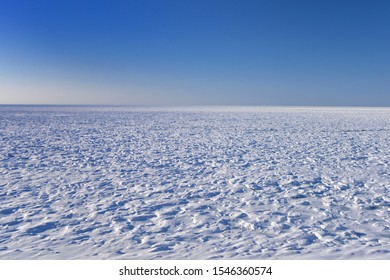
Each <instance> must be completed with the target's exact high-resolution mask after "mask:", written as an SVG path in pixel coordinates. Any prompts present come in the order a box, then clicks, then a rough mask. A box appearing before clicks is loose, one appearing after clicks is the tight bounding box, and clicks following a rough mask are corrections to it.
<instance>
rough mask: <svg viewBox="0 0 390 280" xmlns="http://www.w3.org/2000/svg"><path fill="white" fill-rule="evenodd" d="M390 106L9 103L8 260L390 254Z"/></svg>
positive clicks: (4, 212) (0, 235)
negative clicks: (13, 104) (197, 106)
mask: <svg viewBox="0 0 390 280" xmlns="http://www.w3.org/2000/svg"><path fill="white" fill-rule="evenodd" d="M389 136H390V109H386V108H378V109H370V108H354V109H353V108H288V107H286V108H276V107H275V108H273V107H247V108H239V107H230V108H229V107H228V108H222V107H215V108H213V107H210V108H207V107H202V108H195V107H194V108H141V107H102V106H101V107H87V106H79V107H77V106H73V107H70V106H69V107H66V106H57V107H54V106H0V140H1V141H0V259H158V258H162V259H390V216H389V214H390V193H389V188H390V168H389V160H390V138H389Z"/></svg>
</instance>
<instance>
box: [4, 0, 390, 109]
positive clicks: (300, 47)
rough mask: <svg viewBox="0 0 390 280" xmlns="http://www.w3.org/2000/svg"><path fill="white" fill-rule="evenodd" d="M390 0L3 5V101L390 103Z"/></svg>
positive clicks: (7, 0) (7, 1) (42, 0)
mask: <svg viewBox="0 0 390 280" xmlns="http://www.w3.org/2000/svg"><path fill="white" fill-rule="evenodd" d="M389 30H390V2H389V1H375V0H372V1H359V0H358V1H350V0H338V1H336V0H328V1H325V0H324V1H310V0H306V1H302V0H297V1H288V0H253V1H249V0H241V1H238V0H235V1H231V0H209V1H206V0H182V1H177V0H176V1H172V0H167V1H153V0H133V1H124V0H122V1H120V0H118V1H87V0H79V1H74V0H68V1H62V0H61V1H48V0H36V1H27V0H26V1H19V0H16V1H15V0H14V1H11V0H4V1H2V2H1V3H0V104H124V105H125V104H128V105H292V106H301V105H302V106H305V105H308V106H313V105H314V106H390V92H389V89H390V78H389V76H390V75H389V74H390V36H389Z"/></svg>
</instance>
